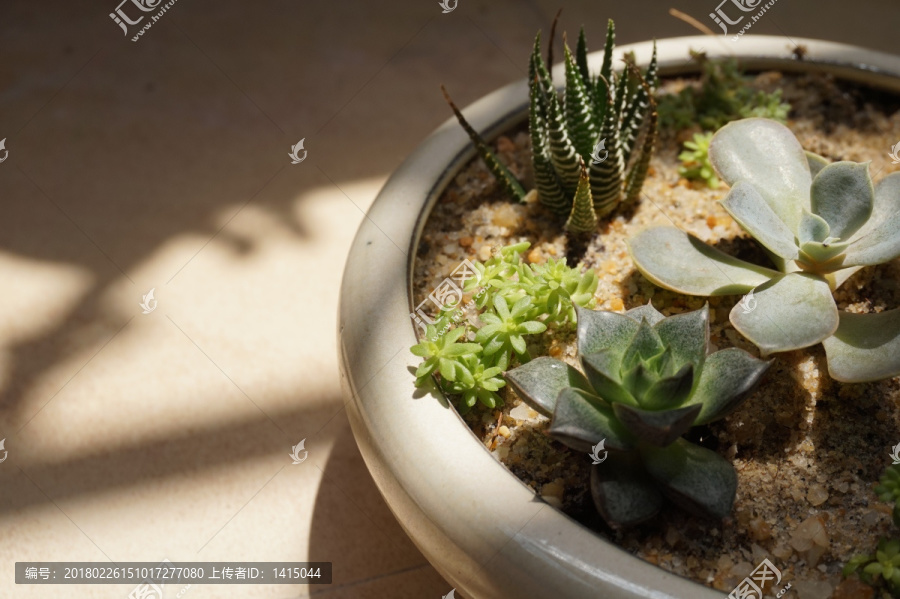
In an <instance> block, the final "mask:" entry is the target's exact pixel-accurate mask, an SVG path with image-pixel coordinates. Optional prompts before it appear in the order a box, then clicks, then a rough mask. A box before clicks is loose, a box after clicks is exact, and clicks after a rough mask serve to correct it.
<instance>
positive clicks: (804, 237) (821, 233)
mask: <svg viewBox="0 0 900 599" xmlns="http://www.w3.org/2000/svg"><path fill="white" fill-rule="evenodd" d="M830 236H831V227H830V226H829V225H828V221H826V220H825V219H824V218H822V217H821V216H819V215H818V214H813V213H812V212H809V211H807V210H804V211H803V215H802V216H801V217H800V227H799V229H798V231H797V238H798V240H799V241H800V244H801V245H803V244H806V243H809V242H810V241H825V240H826V239H828V238H829V237H830Z"/></svg>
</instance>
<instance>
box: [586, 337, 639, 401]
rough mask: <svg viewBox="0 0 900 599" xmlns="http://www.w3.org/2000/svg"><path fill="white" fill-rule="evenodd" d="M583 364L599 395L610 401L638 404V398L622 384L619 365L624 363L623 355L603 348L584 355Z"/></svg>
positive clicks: (592, 385)
mask: <svg viewBox="0 0 900 599" xmlns="http://www.w3.org/2000/svg"><path fill="white" fill-rule="evenodd" d="M581 364H582V366H583V367H584V373H585V374H586V375H587V379H588V381H590V383H591V387H593V388H594V391H595V392H596V393H597V395H599V396H600V397H602V398H603V399H605V400H606V401H608V402H610V403H624V404H628V405H630V406H637V405H638V402H637V400H636V399H635V398H634V397H633V396H632V395H631V393H629V392H628V390H627V389H626V388H625V387H624V386H623V385H622V380H621V378H620V376H619V367H620V366H621V365H622V360H621V356H616V355H615V354H613V353H612V352H609V351H606V350H601V351H598V352H596V353H593V354H588V355H582V356H581Z"/></svg>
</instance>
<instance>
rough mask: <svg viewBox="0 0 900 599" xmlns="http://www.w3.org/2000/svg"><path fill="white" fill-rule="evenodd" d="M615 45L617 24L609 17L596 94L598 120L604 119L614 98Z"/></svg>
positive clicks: (595, 107) (595, 105)
mask: <svg viewBox="0 0 900 599" xmlns="http://www.w3.org/2000/svg"><path fill="white" fill-rule="evenodd" d="M615 46H616V25H615V23H613V20H612V19H609V21H607V24H606V42H605V43H604V45H603V64H602V65H601V67H600V77H598V78H597V87H596V93H595V94H594V102H595V103H594V111H595V112H596V113H597V120H598V121H602V120H603V115H604V114H605V113H606V110H607V105H608V103H609V102H610V100H612V92H613V90H612V89H611V84H612V66H613V64H612V55H613V48H615ZM607 83H609V84H610V85H607Z"/></svg>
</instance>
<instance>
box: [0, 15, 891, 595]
mask: <svg viewBox="0 0 900 599" xmlns="http://www.w3.org/2000/svg"><path fill="white" fill-rule="evenodd" d="M116 1H117V0H111V1H110V2H109V3H108V5H106V4H103V3H99V4H98V3H96V2H87V1H67V2H61V1H57V2H42V3H33V2H25V1H24V0H23V1H20V2H13V1H7V2H4V3H2V5H0V57H2V58H0V82H2V89H0V138H4V139H5V151H6V152H8V154H7V155H6V159H5V160H3V161H2V163H0V198H2V213H0V278H2V280H3V281H4V282H5V288H4V290H3V292H2V294H0V297H2V299H0V438H2V439H5V448H4V450H3V451H5V452H8V453H7V454H4V453H3V451H0V458H2V456H4V455H6V459H5V460H4V461H2V462H0V596H2V597H4V598H5V597H63V596H72V597H79V598H88V599H92V598H100V597H102V598H107V597H109V598H122V599H124V598H125V597H126V596H128V594H129V592H130V590H131V587H129V586H127V585H125V586H123V585H111V586H110V585H83V586H78V587H59V586H54V587H49V586H38V585H15V584H14V563H15V562H16V561H96V562H122V561H162V560H164V559H168V560H171V561H173V562H178V561H239V560H242V561H330V562H333V564H334V579H333V583H332V584H331V585H329V586H299V585H292V586H265V585H260V586H244V585H242V586H201V585H195V586H193V587H191V588H189V589H180V588H167V589H166V597H167V598H168V597H175V596H176V595H178V596H179V597H182V596H183V597H188V598H189V599H201V598H203V597H278V598H281V597H284V598H287V597H303V596H307V595H309V594H315V595H321V596H323V597H334V598H339V597H341V598H343V597H347V598H351V597H352V598H358V597H363V598H365V597H371V598H382V597H390V598H392V599H396V598H403V597H410V598H413V597H415V598H422V597H434V598H435V599H437V598H438V597H441V596H442V595H444V594H446V593H448V592H449V591H450V587H449V585H448V584H447V583H446V582H444V581H443V580H442V579H441V577H440V576H439V575H438V574H437V573H436V572H435V570H434V569H433V568H432V567H431V566H430V565H429V564H428V563H427V561H426V560H425V559H424V557H423V556H422V555H421V554H420V553H419V552H418V551H417V550H416V548H415V547H414V546H413V545H412V543H411V542H410V541H409V540H408V539H407V537H406V536H405V534H404V533H403V531H402V530H401V528H400V526H399V525H398V524H397V522H396V521H395V520H394V518H393V516H392V515H391V513H390V511H389V510H388V508H387V506H386V505H385V504H384V502H383V501H382V499H381V497H380V495H379V494H378V491H377V489H376V487H375V485H374V483H373V482H372V480H371V478H370V477H369V474H368V472H367V471H366V468H365V465H364V464H363V462H362V459H361V457H360V455H359V453H358V451H357V449H356V445H355V442H354V440H353V437H352V435H351V433H350V429H349V425H348V423H347V418H346V414H345V412H344V401H345V398H344V397H342V395H341V390H340V385H339V375H338V368H337V363H338V362H337V350H336V342H335V331H336V323H335V315H336V306H337V301H338V288H339V283H340V278H341V273H342V269H343V264H344V261H345V259H346V253H347V251H348V248H349V246H350V242H351V239H352V237H353V234H354V232H355V230H356V228H357V226H358V225H359V223H360V221H361V219H362V218H363V213H364V211H365V209H366V208H367V207H368V206H369V204H370V203H371V202H372V200H373V199H374V197H375V195H376V193H377V191H378V189H379V188H380V186H381V185H382V183H383V182H384V180H385V179H386V177H387V176H388V175H389V173H390V172H391V171H392V170H393V169H394V168H396V166H397V165H398V164H399V163H400V162H401V160H402V159H403V158H404V157H405V156H406V155H407V154H408V153H409V152H411V151H412V149H413V148H414V147H415V146H416V144H417V143H418V142H420V141H421V140H422V139H423V138H424V137H425V136H426V135H427V134H428V133H429V132H430V131H431V130H432V129H434V128H435V127H436V126H438V125H439V124H440V123H441V122H442V121H444V120H445V119H446V118H447V116H448V115H449V113H448V110H447V108H446V106H445V105H444V104H443V100H442V98H441V96H440V93H439V92H438V85H439V84H440V83H444V84H446V85H447V86H448V87H449V88H450V89H451V91H452V92H453V93H454V96H455V97H456V99H457V101H458V103H460V104H461V105H465V104H468V103H469V102H471V101H473V100H474V99H476V98H477V97H479V96H481V95H483V94H485V93H487V92H488V91H490V90H492V89H494V88H496V87H499V86H500V85H503V84H505V83H508V82H510V81H513V80H515V79H518V78H520V77H522V76H524V75H525V67H526V65H525V57H526V56H527V53H528V49H529V47H530V44H531V40H532V36H533V35H534V32H535V31H536V30H537V29H538V28H544V29H545V30H546V28H547V26H548V24H549V22H550V20H551V18H552V14H553V13H555V11H556V9H557V7H558V6H559V5H564V6H565V10H566V12H564V15H563V20H562V26H563V27H565V28H567V29H569V30H570V31H574V30H575V29H576V28H577V27H578V26H579V25H580V24H581V23H582V22H585V23H587V24H588V27H589V31H590V30H591V27H593V38H594V39H595V40H597V41H595V43H599V39H600V37H601V34H600V33H599V31H600V28H602V24H603V23H604V22H605V19H606V18H607V17H613V18H615V19H616V20H617V22H618V25H619V41H620V42H622V43H627V42H631V41H638V40H642V39H646V38H648V37H653V36H657V37H662V36H670V35H692V34H694V33H695V31H693V30H692V29H691V28H690V27H688V26H687V25H685V24H683V23H681V22H680V21H676V20H674V19H672V18H671V17H669V16H668V15H667V14H666V10H667V8H668V6H662V5H661V4H658V3H654V2H636V3H622V4H619V5H613V4H612V3H608V5H607V4H606V3H597V2H590V1H587V0H585V1H581V2H550V1H544V0H541V1H531V2H524V3H523V2H513V1H512V0H502V1H492V2H488V1H487V0H459V3H458V7H457V9H455V10H454V11H453V12H451V13H447V14H443V13H442V12H441V9H440V7H439V6H438V2H437V0H433V1H425V2H420V1H413V0H409V1H405V2H391V3H379V2H342V3H336V2H325V1H320V0H305V1H303V2H296V1H289V0H267V1H265V2H259V3H252V4H251V3H239V2H223V1H221V0H220V1H218V2H213V1H212V0H179V1H178V2H176V3H174V5H173V6H172V7H171V8H170V9H168V11H167V12H166V13H165V14H163V15H162V16H161V17H160V18H159V19H158V21H156V22H154V23H152V27H151V28H149V29H147V30H146V31H145V32H144V34H143V35H142V36H140V37H139V38H137V41H136V42H133V41H131V37H132V35H134V34H135V33H136V32H137V31H138V30H140V28H141V26H142V24H139V25H134V26H131V27H129V28H128V31H129V35H123V30H122V29H120V28H119V26H118V25H117V24H116V23H115V22H114V21H113V20H112V19H110V17H109V13H111V12H113V11H114V10H115V9H116ZM144 4H145V5H147V4H149V5H155V4H157V2H153V1H152V0H151V1H145V2H144ZM625 4H628V6H625ZM711 4H713V3H712V2H706V1H700V0H691V1H690V2H685V3H684V5H683V6H680V7H679V8H681V9H682V10H688V9H690V10H691V11H692V13H693V14H694V16H697V17H704V16H705V14H706V13H707V12H709V10H710V9H711V8H713V7H712V6H711ZM804 4H805V5H806V7H807V8H804V7H803V5H804ZM858 4H860V3H858ZM861 4H862V5H867V6H868V5H870V6H871V11H876V12H877V10H879V7H881V10H888V8H887V7H888V0H885V1H883V2H874V1H873V2H863V3H861ZM708 5H710V6H708ZM120 6H123V5H120ZM133 6H134V5H132V4H131V3H129V4H128V6H126V7H124V8H123V10H131V11H132V12H133V11H134V10H135V9H134V8H133ZM809 6H810V3H808V2H807V3H800V2H799V0H793V2H787V1H786V2H784V6H783V7H781V6H779V7H778V9H777V10H773V11H772V14H771V16H767V17H766V20H765V22H760V23H759V24H758V30H757V29H754V33H756V32H758V33H769V34H779V33H783V32H784V31H789V32H790V33H791V34H795V35H805V36H809V37H825V38H829V39H835V40H838V41H846V42H855V43H860V44H864V45H867V46H870V47H875V48H880V49H890V46H891V45H892V44H893V43H894V42H893V40H894V33H893V31H891V32H890V33H889V32H888V26H889V25H890V21H891V20H890V19H882V20H879V19H859V20H849V19H841V18H838V16H839V15H837V13H834V12H832V13H828V14H825V15H824V16H823V14H818V15H816V17H815V20H814V21H811V20H810V19H811V18H812V17H811V16H810V15H809V14H808V13H809V11H808V7H809ZM129 7H131V8H129ZM817 10H818V11H819V13H823V12H827V11H826V9H825V8H824V7H823V8H821V9H817ZM828 10H831V9H828ZM834 10H835V11H836V10H838V8H837V7H835V8H834ZM779 11H781V12H779ZM148 14H149V13H148ZM153 14H156V13H153ZM829 15H830V16H829ZM829 19H830V20H829ZM877 28H881V29H877ZM780 30H783V31H780ZM785 44H786V46H787V45H788V44H789V40H788V39H786V40H785ZM878 44H882V45H881V46H879V45H878ZM300 140H303V149H302V150H299V149H298V151H297V152H296V153H295V156H296V158H298V159H300V158H302V160H300V161H299V162H298V163H297V164H292V158H291V157H289V156H288V154H289V153H290V152H291V150H292V147H296V144H297V143H298V142H299V141H300ZM304 152H305V153H304ZM3 155H4V154H3V150H0V157H2V156H3ZM304 156H305V157H304ZM398 241H399V242H400V243H399V245H400V246H401V247H406V245H405V241H404V240H398ZM398 284H402V283H401V282H398ZM151 291H152V292H153V295H152V298H151V297H149V293H150V292H151ZM301 441H303V442H304V451H307V452H308V454H303V453H302V452H300V455H306V456H307V457H306V459H305V460H303V461H302V462H301V463H299V464H294V463H293V461H294V460H292V459H291V456H290V455H289V454H290V453H291V451H292V447H293V446H295V445H297V444H298V443H300V442H301ZM70 591H71V592H70ZM179 593H180V594H179Z"/></svg>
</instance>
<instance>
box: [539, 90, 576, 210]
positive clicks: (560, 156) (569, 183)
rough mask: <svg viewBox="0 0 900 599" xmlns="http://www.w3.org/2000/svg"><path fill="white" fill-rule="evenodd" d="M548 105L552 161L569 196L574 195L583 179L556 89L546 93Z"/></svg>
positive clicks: (548, 127)
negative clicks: (579, 181) (580, 180)
mask: <svg viewBox="0 0 900 599" xmlns="http://www.w3.org/2000/svg"><path fill="white" fill-rule="evenodd" d="M544 97H545V101H546V103H547V130H548V134H549V135H548V136H549V139H550V161H551V162H552V164H553V168H554V169H556V173H557V174H558V175H559V179H560V181H562V184H563V189H564V191H565V192H566V194H567V195H573V194H574V193H575V190H576V188H577V187H578V180H579V178H580V177H581V168H580V164H579V158H580V156H579V154H578V151H577V150H576V149H575V145H574V144H573V143H572V138H571V137H570V136H569V133H568V131H567V130H566V123H565V117H564V115H563V111H562V107H561V106H560V102H559V98H558V97H557V95H556V90H555V89H554V90H553V91H552V92H551V93H549V94H547V93H545V96H544Z"/></svg>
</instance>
